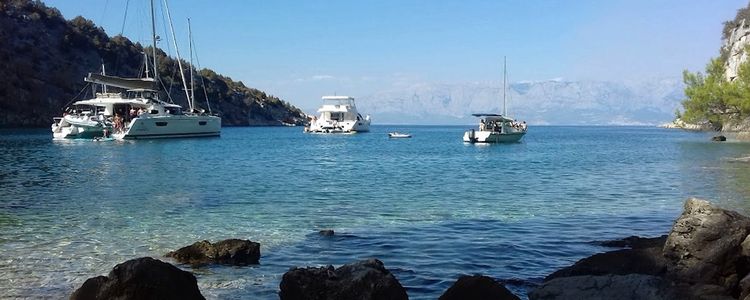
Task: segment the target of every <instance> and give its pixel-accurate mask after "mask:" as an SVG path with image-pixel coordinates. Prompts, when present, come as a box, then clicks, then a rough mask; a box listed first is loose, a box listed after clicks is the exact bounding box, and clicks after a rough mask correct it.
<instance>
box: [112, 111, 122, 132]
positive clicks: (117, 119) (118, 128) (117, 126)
mask: <svg viewBox="0 0 750 300" xmlns="http://www.w3.org/2000/svg"><path fill="white" fill-rule="evenodd" d="M113 121H114V123H115V131H118V132H119V131H122V117H120V114H115V118H114V120H113Z"/></svg>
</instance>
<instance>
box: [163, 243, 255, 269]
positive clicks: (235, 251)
mask: <svg viewBox="0 0 750 300" xmlns="http://www.w3.org/2000/svg"><path fill="white" fill-rule="evenodd" d="M166 256H167V257H172V258H174V259H175V260H177V261H178V262H180V263H184V264H191V265H203V264H210V263H217V264H227V265H248V264H257V263H258V262H259V261H260V244H259V243H256V242H253V241H250V240H239V239H228V240H223V241H220V242H217V243H215V244H211V242H209V241H200V242H195V243H194V244H192V245H190V246H186V247H182V248H180V249H179V250H177V251H172V252H169V253H167V255H166Z"/></svg>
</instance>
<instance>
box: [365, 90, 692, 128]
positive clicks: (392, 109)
mask: <svg viewBox="0 0 750 300" xmlns="http://www.w3.org/2000/svg"><path fill="white" fill-rule="evenodd" d="M683 90H684V84H683V83H682V81H681V80H680V79H679V78H663V79H655V80H642V81H629V82H611V81H565V80H545V81H520V82H514V83H512V84H509V85H508V89H507V92H506V103H507V106H506V107H507V112H508V115H510V116H513V117H516V118H517V119H519V120H526V121H527V122H528V123H530V124H536V125H546V124H554V125H656V124H660V123H664V122H669V121H671V120H672V119H674V114H675V110H676V109H677V108H678V107H680V102H681V101H682V100H683V98H684V94H683ZM502 92H503V89H502V82H500V83H496V82H484V83H482V82H474V83H460V84H416V85H412V86H410V87H408V88H399V89H392V90H388V91H383V92H378V93H375V94H372V95H368V96H365V97H361V98H359V99H358V106H359V109H360V111H362V112H365V113H368V114H371V115H372V116H373V120H374V122H376V123H385V124H473V123H475V122H476V119H475V118H474V117H472V116H471V114H472V113H501V112H502V106H503V94H502Z"/></svg>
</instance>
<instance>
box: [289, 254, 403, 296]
mask: <svg viewBox="0 0 750 300" xmlns="http://www.w3.org/2000/svg"><path fill="white" fill-rule="evenodd" d="M279 287H280V291H279V297H280V298H281V300H296V299H309V300H323V299H330V300H333V299H352V300H366V299H393V300H398V299H408V298H409V297H408V296H407V295H406V289H404V287H403V286H401V283H399V282H398V280H396V277H394V276H393V274H391V272H390V271H388V270H387V269H386V268H385V266H383V263H382V262H381V261H379V260H377V259H369V260H363V261H359V262H355V263H351V264H346V265H343V266H341V267H339V268H336V269H334V268H333V266H330V265H329V266H327V267H320V268H313V267H308V268H293V269H291V270H289V271H288V272H286V273H284V276H283V277H282V279H281V284H280V285H279Z"/></svg>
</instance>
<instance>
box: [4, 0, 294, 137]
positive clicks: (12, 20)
mask: <svg viewBox="0 0 750 300" xmlns="http://www.w3.org/2000/svg"><path fill="white" fill-rule="evenodd" d="M150 49H151V48H150V47H144V46H142V45H141V44H139V43H133V42H131V41H130V40H129V39H128V38H126V37H123V36H119V35H118V36H113V37H109V36H107V34H106V33H105V32H104V30H103V29H102V28H101V27H97V26H96V25H95V24H94V23H93V22H92V21H90V20H87V19H85V18H83V17H80V16H79V17H76V18H74V19H72V20H69V21H66V20H65V19H64V18H63V17H62V15H61V14H60V12H59V11H58V10H57V9H55V8H50V7H47V6H46V5H44V4H43V3H42V2H39V1H31V0H3V1H1V2H0V65H1V66H2V67H1V68H0V107H1V108H2V109H0V127H19V126H20V127H41V126H49V125H50V124H51V123H52V117H53V116H59V115H61V114H62V110H63V109H64V106H65V105H66V104H67V103H69V102H71V101H72V100H82V99H85V98H90V97H91V89H90V88H89V89H87V90H85V91H84V87H85V86H86V85H87V83H86V82H84V81H83V78H84V76H85V75H86V74H87V73H89V72H94V73H98V72H99V71H100V70H101V65H102V64H104V66H105V68H106V70H107V75H114V76H121V77H139V75H141V74H142V69H143V60H144V57H143V53H144V52H146V53H149V54H150V53H151V50H150ZM157 56H158V59H157V60H158V63H159V73H160V77H161V81H162V85H163V90H164V91H165V92H163V93H162V99H168V98H167V97H166V93H169V95H170V96H171V98H172V100H173V101H174V103H176V104H179V105H182V106H183V107H186V108H187V101H186V96H185V93H184V91H183V89H182V83H181V79H180V77H179V71H178V68H177V64H176V61H175V60H174V59H172V58H170V57H167V55H166V54H165V53H164V52H163V51H161V50H158V51H157ZM183 63H184V62H183ZM184 66H187V63H185V65H184ZM200 74H201V75H202V76H203V77H204V80H203V82H204V83H205V86H204V85H203V84H202V83H201V81H200V80H197V82H196V89H195V95H196V104H197V105H198V106H199V107H202V108H207V107H206V103H205V97H204V89H205V92H206V93H207V94H208V97H209V99H210V100H211V103H210V105H211V110H212V111H213V112H214V113H218V114H219V115H220V116H221V117H222V124H223V125H230V126H252V125H271V126H273V125H282V124H284V123H287V124H297V125H299V124H302V122H303V121H304V120H305V118H304V113H303V112H302V111H301V110H299V109H298V108H296V107H294V106H292V105H290V104H289V103H286V102H284V101H282V100H280V99H279V98H277V97H274V96H271V95H267V94H266V93H264V92H262V91H259V90H256V89H253V88H249V87H246V86H245V85H244V84H243V83H242V82H241V81H233V80H232V79H231V78H229V77H226V76H222V75H220V74H217V73H216V72H214V71H212V70H209V69H202V70H200Z"/></svg>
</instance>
